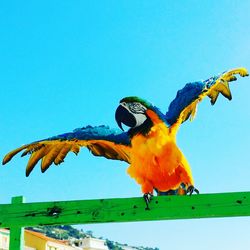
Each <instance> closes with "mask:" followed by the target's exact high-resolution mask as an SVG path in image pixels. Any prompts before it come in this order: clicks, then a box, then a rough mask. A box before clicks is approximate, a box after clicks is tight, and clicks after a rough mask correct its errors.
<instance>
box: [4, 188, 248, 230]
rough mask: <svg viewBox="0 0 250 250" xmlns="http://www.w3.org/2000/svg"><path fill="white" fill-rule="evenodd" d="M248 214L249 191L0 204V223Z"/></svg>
mask: <svg viewBox="0 0 250 250" xmlns="http://www.w3.org/2000/svg"><path fill="white" fill-rule="evenodd" d="M233 216H250V192H239V193H221V194H199V195H192V196H160V197H153V200H152V201H151V203H150V210H145V202H144V200H143V198H122V199H121V198H118V199H101V200H79V201H57V202H38V203H23V204H20V203H17V204H3V205H0V227H16V226H18V227H25V226H36V225H59V224H64V225H66V224H87V223H106V222H132V221H151V220H152V221H153V220H170V219H171V220H172V219H194V218H213V217H233Z"/></svg>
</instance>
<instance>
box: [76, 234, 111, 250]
mask: <svg viewBox="0 0 250 250" xmlns="http://www.w3.org/2000/svg"><path fill="white" fill-rule="evenodd" d="M105 243H106V241H105V240H101V239H96V238H91V237H87V238H84V239H81V240H79V241H78V244H77V246H78V248H79V249H82V250H108V247H107V246H106V244H105Z"/></svg>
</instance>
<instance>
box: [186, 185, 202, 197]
mask: <svg viewBox="0 0 250 250" xmlns="http://www.w3.org/2000/svg"><path fill="white" fill-rule="evenodd" d="M193 192H195V193H196V194H199V193H200V192H199V190H198V189H197V188H195V187H194V186H193V185H190V186H189V187H188V188H187V194H189V195H192V194H193Z"/></svg>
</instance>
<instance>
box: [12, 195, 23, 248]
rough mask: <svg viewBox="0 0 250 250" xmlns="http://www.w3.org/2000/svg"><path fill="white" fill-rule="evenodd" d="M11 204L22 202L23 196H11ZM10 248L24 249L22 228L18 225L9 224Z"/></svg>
mask: <svg viewBox="0 0 250 250" xmlns="http://www.w3.org/2000/svg"><path fill="white" fill-rule="evenodd" d="M11 202H12V205H14V206H15V205H19V204H22V203H23V202H24V197H23V196H17V197H13V198H12V200H11ZM9 248H10V249H11V250H23V249H24V229H23V227H21V226H19V225H11V226H10V247H9Z"/></svg>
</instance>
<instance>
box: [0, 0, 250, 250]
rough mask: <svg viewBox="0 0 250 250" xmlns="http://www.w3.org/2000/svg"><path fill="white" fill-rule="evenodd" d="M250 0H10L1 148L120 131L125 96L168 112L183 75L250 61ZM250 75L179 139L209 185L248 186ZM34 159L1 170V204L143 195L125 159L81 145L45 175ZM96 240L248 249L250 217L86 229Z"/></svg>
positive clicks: (4, 30) (2, 19)
mask: <svg viewBox="0 0 250 250" xmlns="http://www.w3.org/2000/svg"><path fill="white" fill-rule="evenodd" d="M249 13H250V2H249V1H247V0H245V1H240V2H239V1H231V0H228V1H223V0H221V1H213V0H211V1H202V2H201V1H198V0H197V1H192V0H190V1H135V0H133V1H101V0H100V1H80V0H78V1H77V0H75V1H63V0H60V1H46V0H43V1H1V3H0V84H1V91H0V100H1V112H0V119H1V122H0V133H1V135H0V138H1V146H0V156H1V158H2V157H3V156H4V155H5V153H7V152H8V151H10V150H12V149H14V148H15V147H18V146H20V145H22V144H24V143H28V142H32V141H34V140H38V139H42V138H47V137H49V136H52V135H56V134H60V133H63V132H69V131H71V130H72V129H74V128H77V127H82V126H85V125H89V124H90V125H100V124H105V125H110V126H111V127H116V123H115V120H114V111H115V109H116V107H117V105H118V102H119V100H120V99H121V98H122V97H125V96H130V95H137V96H140V97H143V98H145V99H147V100H149V101H151V102H152V103H154V104H155V105H157V106H158V107H160V109H161V110H162V111H164V112H165V111H166V110H167V107H168V105H169V103H170V102H171V100H172V99H173V98H174V97H175V95H176V92H177V90H178V89H180V88H181V87H183V86H184V84H185V83H187V82H190V81H195V80H200V79H206V78H208V77H210V76H212V75H215V74H217V73H219V72H222V71H224V70H227V69H230V68H234V67H238V66H244V67H246V68H248V69H250V26H249V24H250V14H249ZM249 87H250V78H244V79H243V78H241V79H239V81H237V82H233V83H232V84H231V89H232V94H233V100H232V101H231V102H229V101H228V100H226V99H224V98H220V99H219V100H218V102H217V103H216V105H215V106H213V107H212V106H211V105H210V103H209V100H208V99H206V100H204V101H203V102H202V103H201V104H200V105H199V107H198V113H197V117H196V119H195V120H194V121H193V122H192V123H190V122H186V123H185V124H184V125H183V126H182V128H181V130H180V131H179V134H178V144H179V146H180V147H181V149H182V151H183V152H184V154H185V155H186V157H187V159H188V160H189V162H190V164H191V166H192V170H193V176H194V178H195V184H196V187H197V188H198V189H199V190H200V192H201V193H216V192H229V191H249V190H250V182H249V176H250V163H249V149H250V133H249V123H250V111H249V96H248V95H249V94H248V91H249ZM26 163H27V159H23V158H19V157H17V158H16V159H14V160H13V161H12V162H11V163H9V164H8V165H7V166H6V167H2V168H0V184H1V189H0V203H9V202H10V199H11V197H12V196H17V195H24V196H25V197H26V200H27V201H29V202H33V201H52V200H74V199H96V198H110V197H135V196H141V191H140V187H139V186H138V185H137V184H136V183H135V181H134V180H132V179H131V178H130V177H129V176H128V175H127V174H126V167H127V165H126V164H125V163H122V162H118V161H111V160H106V159H104V158H97V157H93V156H92V155H91V154H90V153H89V152H88V151H87V150H86V149H82V151H81V153H80V154H79V155H78V157H75V156H74V155H73V154H71V155H69V156H68V157H67V158H66V161H65V163H64V164H62V165H60V166H59V167H51V168H50V169H49V170H48V171H47V172H46V173H45V174H41V172H40V170H39V168H36V169H35V170H34V172H33V173H32V174H31V176H30V177H29V178H26V177H25V165H26ZM83 229H84V230H93V231H94V234H95V235H97V236H103V237H107V238H109V239H111V240H114V241H119V242H123V243H128V244H131V245H144V246H152V247H159V248H160V249H163V250H164V249H166V250H167V249H171V250H175V249H184V248H185V249H186V250H201V249H202V250H203V249H204V250H206V249H216V250H217V249H227V250H233V249H240V250H242V249H250V238H249V232H250V218H228V219H201V220H179V221H161V222H141V223H120V224H102V225H83Z"/></svg>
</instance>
